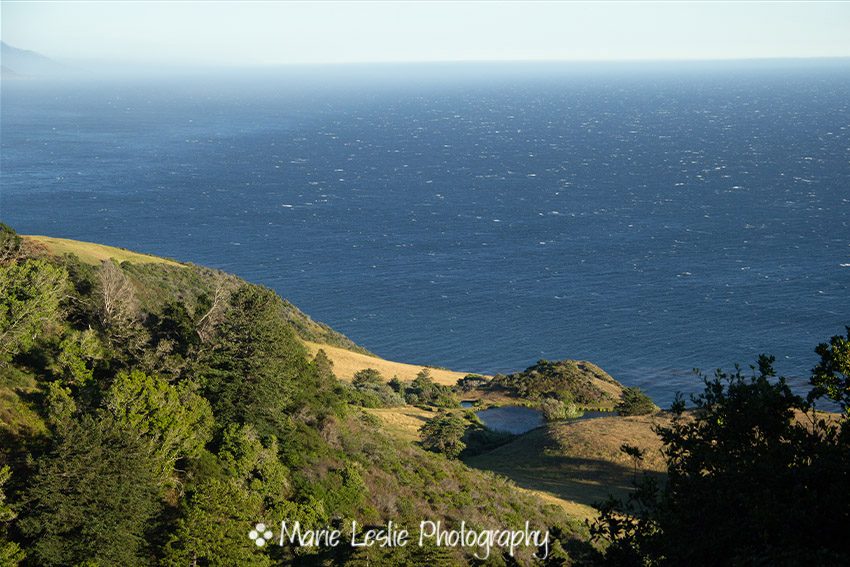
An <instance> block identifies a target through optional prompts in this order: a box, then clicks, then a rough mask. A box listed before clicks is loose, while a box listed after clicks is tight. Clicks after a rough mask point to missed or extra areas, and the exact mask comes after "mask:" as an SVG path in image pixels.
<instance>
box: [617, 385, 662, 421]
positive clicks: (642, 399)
mask: <svg viewBox="0 0 850 567" xmlns="http://www.w3.org/2000/svg"><path fill="white" fill-rule="evenodd" d="M616 409H617V413H618V414H620V415H649V414H651V413H655V412H657V411H658V406H656V405H655V404H654V403H653V401H652V399H651V398H650V397H649V396H647V395H646V394H644V393H643V391H641V389H640V388H625V389H624V390H623V398H622V400H620V403H619V404H617V408H616Z"/></svg>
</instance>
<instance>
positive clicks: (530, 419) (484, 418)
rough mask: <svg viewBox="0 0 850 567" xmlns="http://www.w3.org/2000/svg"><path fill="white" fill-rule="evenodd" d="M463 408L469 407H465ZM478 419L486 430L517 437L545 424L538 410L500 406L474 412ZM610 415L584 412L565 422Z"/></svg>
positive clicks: (599, 412) (598, 412)
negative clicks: (511, 434)
mask: <svg viewBox="0 0 850 567" xmlns="http://www.w3.org/2000/svg"><path fill="white" fill-rule="evenodd" d="M461 405H462V404H461ZM465 407H471V404H470V406H465ZM475 415H477V416H478V419H480V420H481V422H482V423H483V424H484V426H485V427H487V428H488V429H492V430H493V431H506V432H508V433H513V434H514V435H519V434H521V433H525V432H527V431H531V430H532V429H536V428H538V427H542V426H543V424H544V423H545V420H544V419H543V414H542V413H540V411H539V410H536V409H532V408H527V407H524V406H501V407H493V408H488V409H485V410H481V411H477V412H475ZM606 415H611V414H610V413H607V412H601V411H586V412H584V414H583V415H581V416H580V417H577V418H574V419H568V420H567V421H578V420H580V419H593V418H594V417H604V416H606Z"/></svg>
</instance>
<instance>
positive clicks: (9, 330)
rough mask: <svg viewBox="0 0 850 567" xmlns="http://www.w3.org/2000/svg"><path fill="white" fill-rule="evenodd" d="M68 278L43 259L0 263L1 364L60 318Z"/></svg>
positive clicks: (24, 347)
mask: <svg viewBox="0 0 850 567" xmlns="http://www.w3.org/2000/svg"><path fill="white" fill-rule="evenodd" d="M67 277H68V276H67V273H66V272H65V270H63V269H62V268H59V267H57V266H54V265H53V264H50V263H49V262H45V261H44V260H27V261H25V262H23V263H20V264H5V265H0V363H2V362H3V361H8V360H9V359H11V358H12V357H13V356H15V355H16V354H18V353H20V352H23V351H25V350H27V349H29V348H31V347H32V346H33V345H34V344H35V342H36V340H37V339H38V337H40V336H42V335H43V333H44V330H45V328H46V327H47V325H48V324H50V323H53V322H56V321H57V320H58V318H59V304H60V301H61V299H62V296H63V295H64V292H65V289H66V287H67V283H68V279H67Z"/></svg>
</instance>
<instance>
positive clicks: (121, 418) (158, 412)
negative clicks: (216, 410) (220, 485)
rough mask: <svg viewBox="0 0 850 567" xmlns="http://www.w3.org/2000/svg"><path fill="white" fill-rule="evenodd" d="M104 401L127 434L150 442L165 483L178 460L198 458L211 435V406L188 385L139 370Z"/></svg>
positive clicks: (120, 381) (121, 378)
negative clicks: (129, 432) (129, 433)
mask: <svg viewBox="0 0 850 567" xmlns="http://www.w3.org/2000/svg"><path fill="white" fill-rule="evenodd" d="M104 402H105V406H106V409H107V410H108V411H109V412H110V414H111V415H112V416H113V417H114V418H115V419H116V420H117V421H118V422H119V423H121V424H123V425H124V426H126V428H127V430H128V431H133V432H134V433H135V434H136V435H138V436H139V437H141V438H144V439H147V440H148V441H150V442H151V444H152V446H153V447H154V448H155V454H156V458H157V461H158V463H159V467H158V473H159V474H160V478H162V479H163V480H166V479H168V478H169V477H170V475H171V474H172V472H173V469H174V465H175V463H176V462H177V459H179V458H181V457H194V456H196V455H197V454H198V453H199V451H200V450H201V449H202V448H203V447H204V445H205V444H206V442H207V441H209V439H210V437H211V435H212V427H213V417H212V410H211V409H210V406H209V403H208V402H207V401H206V400H205V399H204V398H203V397H201V396H200V395H198V394H196V393H195V392H194V391H193V390H192V388H191V385H190V384H189V383H187V382H182V383H181V384H179V385H177V386H171V385H170V384H168V383H167V382H166V381H165V380H163V379H162V378H159V377H157V376H149V375H147V374H145V373H144V372H140V371H138V370H134V371H132V372H122V373H120V374H119V375H118V376H117V377H116V379H115V381H114V382H113V383H112V386H111V387H110V388H109V391H108V392H107V394H106V398H105V400H104Z"/></svg>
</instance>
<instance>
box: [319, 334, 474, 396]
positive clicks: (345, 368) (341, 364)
mask: <svg viewBox="0 0 850 567" xmlns="http://www.w3.org/2000/svg"><path fill="white" fill-rule="evenodd" d="M304 344H305V345H307V348H309V349H310V354H311V355H313V356H315V354H316V353H317V352H318V351H319V349H322V350H324V351H325V354H327V355H328V358H330V359H331V361H332V362H333V364H334V374H336V376H337V378H339V379H340V380H346V381H349V380H351V379H352V377H353V376H354V374H355V373H356V372H358V371H360V370H365V369H366V368H374V369H375V370H377V371H378V372H380V373H381V374H382V375H383V376H384V378H386V379H387V380H389V379H391V378H392V377H393V376H398V379H399V380H406V381H409V380H413V379H414V378H415V377H416V375H417V374H418V373H419V372H420V371H421V370H422V369H423V368H426V367H425V366H417V365H415V364H406V363H404V362H393V361H391V360H384V359H383V358H378V357H376V356H368V355H365V354H360V353H357V352H351V351H350V350H346V349H344V348H340V347H335V346H330V345H326V344H319V343H312V342H308V341H305V342H304ZM427 368H428V370H430V371H431V377H432V378H433V379H434V382H436V383H437V384H443V385H446V386H454V385H455V384H456V383H457V381H458V380H459V379H460V378H463V377H464V376H466V375H467V374H468V373H467V372H455V371H453V370H442V369H438V368H430V367H427Z"/></svg>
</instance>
